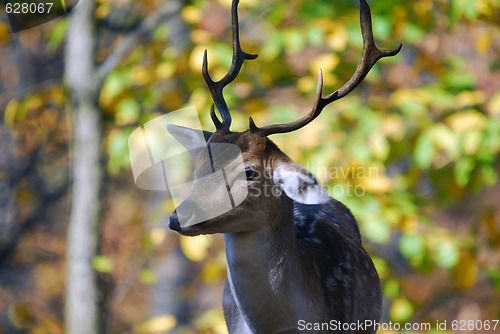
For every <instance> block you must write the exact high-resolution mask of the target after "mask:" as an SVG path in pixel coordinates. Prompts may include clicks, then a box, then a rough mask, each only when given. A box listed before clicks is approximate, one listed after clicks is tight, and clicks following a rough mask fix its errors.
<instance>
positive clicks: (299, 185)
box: [273, 162, 330, 204]
mask: <svg viewBox="0 0 500 334" xmlns="http://www.w3.org/2000/svg"><path fill="white" fill-rule="evenodd" d="M273 182H274V184H277V185H279V186H280V188H281V189H282V190H283V191H284V192H285V194H287V196H288V197H290V198H291V199H293V200H294V201H296V202H299V203H303V204H321V203H326V202H328V201H329V200H330V196H328V194H327V193H326V191H325V190H324V189H323V188H321V186H320V185H319V184H318V181H316V178H315V177H314V176H313V175H312V174H311V173H309V171H308V170H307V169H306V168H305V167H304V166H302V165H300V164H298V163H295V162H291V163H283V162H280V163H279V164H278V166H277V167H276V168H275V170H274V172H273Z"/></svg>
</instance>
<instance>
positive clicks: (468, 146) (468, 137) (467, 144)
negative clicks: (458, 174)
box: [463, 131, 482, 155]
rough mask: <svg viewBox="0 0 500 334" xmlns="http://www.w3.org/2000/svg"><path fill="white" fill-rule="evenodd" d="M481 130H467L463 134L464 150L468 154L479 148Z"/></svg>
mask: <svg viewBox="0 0 500 334" xmlns="http://www.w3.org/2000/svg"><path fill="white" fill-rule="evenodd" d="M481 138H482V135H481V132H479V131H467V132H466V133H465V136H464V142H463V145H464V152H465V154H468V155H473V154H475V153H476V152H477V150H478V149H479V145H481Z"/></svg>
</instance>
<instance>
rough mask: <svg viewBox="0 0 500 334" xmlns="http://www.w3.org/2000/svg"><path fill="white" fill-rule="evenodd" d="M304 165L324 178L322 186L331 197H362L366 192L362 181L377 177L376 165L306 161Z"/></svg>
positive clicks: (377, 169)
mask: <svg viewBox="0 0 500 334" xmlns="http://www.w3.org/2000/svg"><path fill="white" fill-rule="evenodd" d="M305 167H306V168H307V169H308V170H310V171H314V174H315V175H318V176H320V177H321V178H322V179H323V180H325V183H326V184H325V185H324V186H323V187H324V189H325V190H326V191H327V192H328V193H329V194H330V195H332V196H333V197H362V196H364V195H365V194H366V187H365V186H364V184H363V183H364V182H365V181H367V180H375V179H378V177H379V168H378V167H374V166H369V167H365V166H357V165H355V164H354V163H351V164H350V165H347V166H343V167H338V166H331V167H325V166H315V165H314V163H309V162H308V163H307V164H306V166H305Z"/></svg>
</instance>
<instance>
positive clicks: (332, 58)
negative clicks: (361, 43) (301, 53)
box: [309, 53, 340, 75]
mask: <svg viewBox="0 0 500 334" xmlns="http://www.w3.org/2000/svg"><path fill="white" fill-rule="evenodd" d="M339 62H340V58H339V56H337V55H336V54H334V53H325V54H322V55H319V56H317V57H316V58H314V59H313V60H312V61H311V63H310V65H309V67H310V69H311V72H312V73H317V72H318V70H319V69H321V70H323V75H324V74H325V73H329V72H331V71H333V70H334V69H335V67H337V65H338V64H339Z"/></svg>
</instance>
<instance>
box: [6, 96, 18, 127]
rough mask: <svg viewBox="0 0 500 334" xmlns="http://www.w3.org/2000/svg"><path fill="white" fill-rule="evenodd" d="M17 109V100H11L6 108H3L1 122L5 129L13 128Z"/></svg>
mask: <svg viewBox="0 0 500 334" xmlns="http://www.w3.org/2000/svg"><path fill="white" fill-rule="evenodd" d="M18 107H19V102H18V101H17V99H15V98H14V99H12V100H10V101H9V103H7V107H6V108H5V113H4V116H3V122H4V124H5V126H6V127H8V128H13V127H14V123H15V121H16V112H17V108H18Z"/></svg>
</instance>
